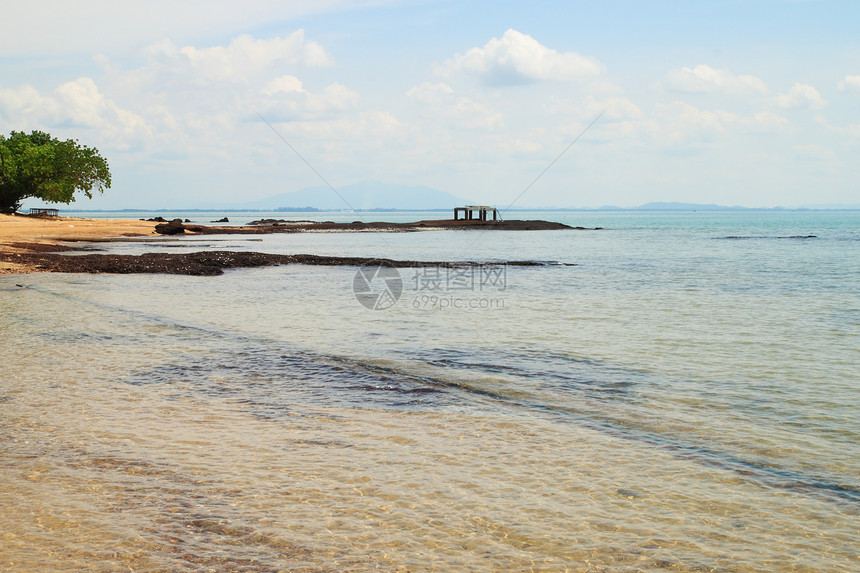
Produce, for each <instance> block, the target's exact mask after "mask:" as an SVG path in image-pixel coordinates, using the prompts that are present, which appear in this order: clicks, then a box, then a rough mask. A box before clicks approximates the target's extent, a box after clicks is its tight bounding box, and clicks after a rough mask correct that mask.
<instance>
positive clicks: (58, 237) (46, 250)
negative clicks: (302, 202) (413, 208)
mask: <svg viewBox="0 0 860 573" xmlns="http://www.w3.org/2000/svg"><path fill="white" fill-rule="evenodd" d="M268 223H269V224H263V225H254V226H244V227H214V226H205V225H194V224H185V223H181V222H177V221H173V222H171V223H158V222H156V221H140V220H135V219H84V218H75V217H58V218H41V217H30V216H26V215H0V275H3V274H25V273H33V272H61V273H117V274H132V273H135V274H136V273H162V274H184V275H200V276H212V275H220V274H222V273H223V271H224V269H232V268H250V267H262V266H274V265H286V264H309V265H326V266H336V265H343V266H365V265H373V266H378V265H383V266H392V267H401V268H405V267H419V266H451V265H479V264H486V263H478V262H474V261H457V262H452V261H447V262H446V261H413V260H392V259H380V258H365V257H337V256H320V255H307V254H297V255H282V254H271V253H259V252H244V251H202V252H196V253H184V254H176V253H145V254H143V255H116V254H104V253H91V252H87V251H92V250H94V249H92V248H85V247H77V246H69V245H65V244H62V243H77V242H100V243H101V242H112V241H127V240H135V239H139V240H142V241H153V242H154V241H162V240H170V239H168V238H167V237H166V236H165V235H177V234H186V233H187V234H188V235H189V236H194V235H214V234H225V235H230V234H271V233H300V232H305V233H308V232H412V231H432V230H442V229H461V230H560V229H578V230H585V229H584V228H582V227H569V226H567V225H563V224H561V223H551V222H548V221H504V222H502V221H495V222H493V221H488V222H481V221H453V220H447V221H446V220H442V221H418V222H415V223H384V222H376V223H361V222H353V223H333V222H323V223H310V222H306V221H302V222H298V223H297V224H292V223H289V224H288V223H287V222H283V223H281V222H277V221H272V222H268ZM170 225H172V231H171V232H166V233H165V232H159V229H158V228H159V227H166V226H170ZM162 231H163V229H162ZM69 251H74V252H75V253H76V254H75V255H73V256H69V255H68V254H64V253H68V252H69ZM498 264H506V265H513V266H543V265H548V264H551V263H546V262H540V261H498Z"/></svg>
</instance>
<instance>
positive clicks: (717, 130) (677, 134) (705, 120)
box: [651, 101, 738, 145]
mask: <svg viewBox="0 0 860 573" xmlns="http://www.w3.org/2000/svg"><path fill="white" fill-rule="evenodd" d="M654 111H655V113H654V118H655V120H654V122H652V123H651V129H652V130H653V132H654V135H655V137H656V138H657V139H658V140H659V141H662V142H664V143H667V144H670V145H676V144H696V143H707V142H711V141H713V140H714V139H715V138H716V137H717V136H719V135H722V134H723V133H725V132H726V127H725V126H726V125H727V124H730V123H733V122H735V121H737V119H738V117H737V116H736V115H734V114H732V113H729V112H726V111H723V110H716V111H710V110H700V109H698V108H696V107H694V106H691V105H689V104H687V103H684V102H681V101H676V102H673V103H671V104H668V105H666V104H660V103H658V104H656V105H655V106H654Z"/></svg>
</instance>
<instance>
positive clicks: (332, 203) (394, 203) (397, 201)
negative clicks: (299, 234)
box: [219, 181, 469, 211]
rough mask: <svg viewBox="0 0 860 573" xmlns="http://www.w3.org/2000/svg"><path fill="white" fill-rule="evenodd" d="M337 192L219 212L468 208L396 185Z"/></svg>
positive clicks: (300, 194)
mask: <svg viewBox="0 0 860 573" xmlns="http://www.w3.org/2000/svg"><path fill="white" fill-rule="evenodd" d="M335 189H337V192H335V191H332V189H331V188H329V187H326V186H324V185H320V186H317V187H307V188H305V189H300V190H299V191H293V192H291V193H282V194H280V195H274V196H272V197H267V198H266V199H259V200H257V201H247V202H244V203H233V204H229V205H227V204H222V205H220V206H219V207H220V208H222V209H259V210H275V209H289V208H294V209H305V208H308V207H311V208H313V209H320V210H325V211H329V210H340V209H356V210H365V209H368V210H369V209H414V210H423V209H453V208H454V207H457V206H461V205H467V204H469V202H468V201H466V200H464V199H460V198H459V197H455V196H453V195H451V194H450V193H446V192H444V191H439V190H438V189H433V188H432V187H426V186H423V185H422V186H415V185H399V184H395V183H378V182H375V181H365V182H362V183H354V184H352V185H345V186H343V187H340V188H335Z"/></svg>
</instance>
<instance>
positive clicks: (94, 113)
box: [0, 77, 151, 149]
mask: <svg viewBox="0 0 860 573" xmlns="http://www.w3.org/2000/svg"><path fill="white" fill-rule="evenodd" d="M0 116H1V117H3V118H5V119H6V120H7V121H8V122H9V123H10V124H13V123H18V124H27V125H37V126H45V127H46V128H49V127H51V126H58V127H65V126H70V127H76V128H84V129H92V130H96V131H97V132H98V133H99V139H100V140H102V141H105V140H107V141H109V142H110V143H111V144H112V145H114V146H115V147H117V148H119V149H129V148H131V147H135V146H137V145H138V144H139V141H137V140H138V139H139V138H141V137H144V136H147V135H149V134H150V133H151V129H150V127H149V126H148V125H147V123H146V121H145V120H144V119H143V118H142V117H140V116H139V115H137V114H135V113H133V112H131V111H128V110H125V109H122V108H120V107H119V106H118V105H117V104H115V103H114V102H113V101H112V100H110V99H108V98H107V97H105V96H104V94H102V93H101V91H100V90H99V88H98V86H96V83H95V82H94V81H93V80H92V79H91V78H86V77H83V78H78V79H76V80H74V81H70V82H66V83H64V84H62V85H60V86H58V87H57V88H56V89H55V90H54V91H53V93H52V94H50V95H42V94H40V93H39V91H38V90H37V89H36V88H34V87H32V86H27V85H25V86H21V87H18V88H14V89H0ZM12 127H13V128H17V127H16V126H15V125H12Z"/></svg>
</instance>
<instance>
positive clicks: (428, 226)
mask: <svg viewBox="0 0 860 573" xmlns="http://www.w3.org/2000/svg"><path fill="white" fill-rule="evenodd" d="M436 229H449V230H451V229H453V230H473V231H478V230H480V231H556V230H563V229H576V230H580V231H585V230H594V231H597V230H600V229H601V228H600V227H594V228H592V229H587V228H585V227H570V226H568V225H564V224H562V223H554V222H552V221H515V220H512V221H476V220H471V221H464V220H459V221H454V220H452V219H443V220H439V221H417V222H414V223H385V222H370V223H364V222H362V221H353V222H352V223H334V222H332V221H325V222H321V223H318V222H313V221H285V220H283V219H279V220H275V219H261V220H259V221H253V222H251V223H250V224H248V225H246V226H237V227H229V226H223V227H209V226H206V225H186V224H183V223H182V221H181V220H179V219H174V220H173V221H171V222H169V223H166V224H160V225H156V226H155V232H156V233H160V234H162V235H176V234H180V233H185V232H186V231H187V232H190V233H197V234H201V235H222V234H267V233H302V232H307V231H342V232H358V231H364V232H367V231H379V232H401V233H406V232H410V231H429V230H436Z"/></svg>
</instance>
